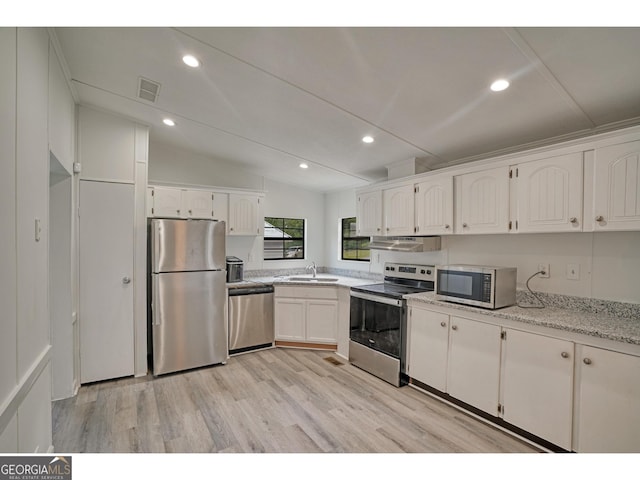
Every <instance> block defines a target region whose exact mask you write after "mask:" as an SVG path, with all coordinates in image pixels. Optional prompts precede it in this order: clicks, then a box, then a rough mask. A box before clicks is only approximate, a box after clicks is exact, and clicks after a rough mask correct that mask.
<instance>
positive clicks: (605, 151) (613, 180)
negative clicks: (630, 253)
mask: <svg viewBox="0 0 640 480" xmlns="http://www.w3.org/2000/svg"><path fill="white" fill-rule="evenodd" d="M593 210H594V218H593V220H594V230H595V231H602V230H638V229H640V141H637V142H627V143H621V144H617V145H611V146H608V147H603V148H597V149H596V150H595V170H594V208H593Z"/></svg>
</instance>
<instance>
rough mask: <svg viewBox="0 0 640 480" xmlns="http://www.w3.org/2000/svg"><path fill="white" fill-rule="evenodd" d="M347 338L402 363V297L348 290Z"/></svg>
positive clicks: (403, 317) (404, 321) (403, 325)
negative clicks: (348, 325) (349, 310)
mask: <svg viewBox="0 0 640 480" xmlns="http://www.w3.org/2000/svg"><path fill="white" fill-rule="evenodd" d="M349 319H350V329H349V338H350V339H351V340H352V341H354V342H356V343H359V344H361V345H364V346H366V347H369V348H372V349H374V350H377V351H379V352H382V353H384V354H386V355H390V356H392V357H394V358H397V359H399V360H400V361H401V362H402V363H404V358H403V357H404V355H403V344H404V343H405V342H404V339H403V336H404V333H403V332H404V329H405V324H406V319H405V308H404V300H402V299H395V298H389V297H384V296H380V295H374V294H370V293H364V292H358V291H353V290H352V291H351V313H350V317H349Z"/></svg>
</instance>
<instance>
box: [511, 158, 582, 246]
mask: <svg viewBox="0 0 640 480" xmlns="http://www.w3.org/2000/svg"><path fill="white" fill-rule="evenodd" d="M582 170H583V169H582V152H578V153H572V154H568V155H562V156H558V157H553V158H545V159H543V160H537V161H533V162H527V163H521V164H519V165H516V166H514V167H512V169H511V172H512V177H513V178H512V182H513V183H512V187H515V191H516V198H517V207H516V212H515V222H516V223H515V225H514V230H515V231H517V232H521V233H528V232H576V231H581V230H582V203H583V202H582V198H583V191H582Z"/></svg>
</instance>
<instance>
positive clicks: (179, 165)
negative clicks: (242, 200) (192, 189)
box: [149, 141, 264, 190]
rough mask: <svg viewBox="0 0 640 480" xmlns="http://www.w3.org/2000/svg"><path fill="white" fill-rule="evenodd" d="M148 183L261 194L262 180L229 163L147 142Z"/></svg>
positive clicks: (248, 171)
mask: <svg viewBox="0 0 640 480" xmlns="http://www.w3.org/2000/svg"><path fill="white" fill-rule="evenodd" d="M149 158H150V159H151V160H150V162H149V183H154V182H166V183H178V184H187V185H205V186H206V185H208V186H216V187H230V188H248V189H253V190H263V189H264V180H263V177H261V176H259V175H255V174H253V173H251V171H250V170H247V169H244V168H240V167H238V166H237V165H235V164H232V163H230V162H225V161H224V160H220V159H214V158H211V157H206V156H203V155H198V154H196V153H192V152H188V151H186V150H182V149H179V148H176V147H172V146H168V145H164V144H161V143H157V142H153V141H150V142H149Z"/></svg>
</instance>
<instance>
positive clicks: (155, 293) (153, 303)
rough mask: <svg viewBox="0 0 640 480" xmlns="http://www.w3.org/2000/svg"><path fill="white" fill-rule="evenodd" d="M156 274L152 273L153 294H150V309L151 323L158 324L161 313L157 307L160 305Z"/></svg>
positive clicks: (158, 283)
mask: <svg viewBox="0 0 640 480" xmlns="http://www.w3.org/2000/svg"><path fill="white" fill-rule="evenodd" d="M158 280H159V279H158V276H157V275H154V276H153V294H152V298H151V311H152V314H153V324H154V325H160V323H161V322H160V315H161V309H160V308H159V307H160V305H159V303H160V282H159V281H158Z"/></svg>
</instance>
